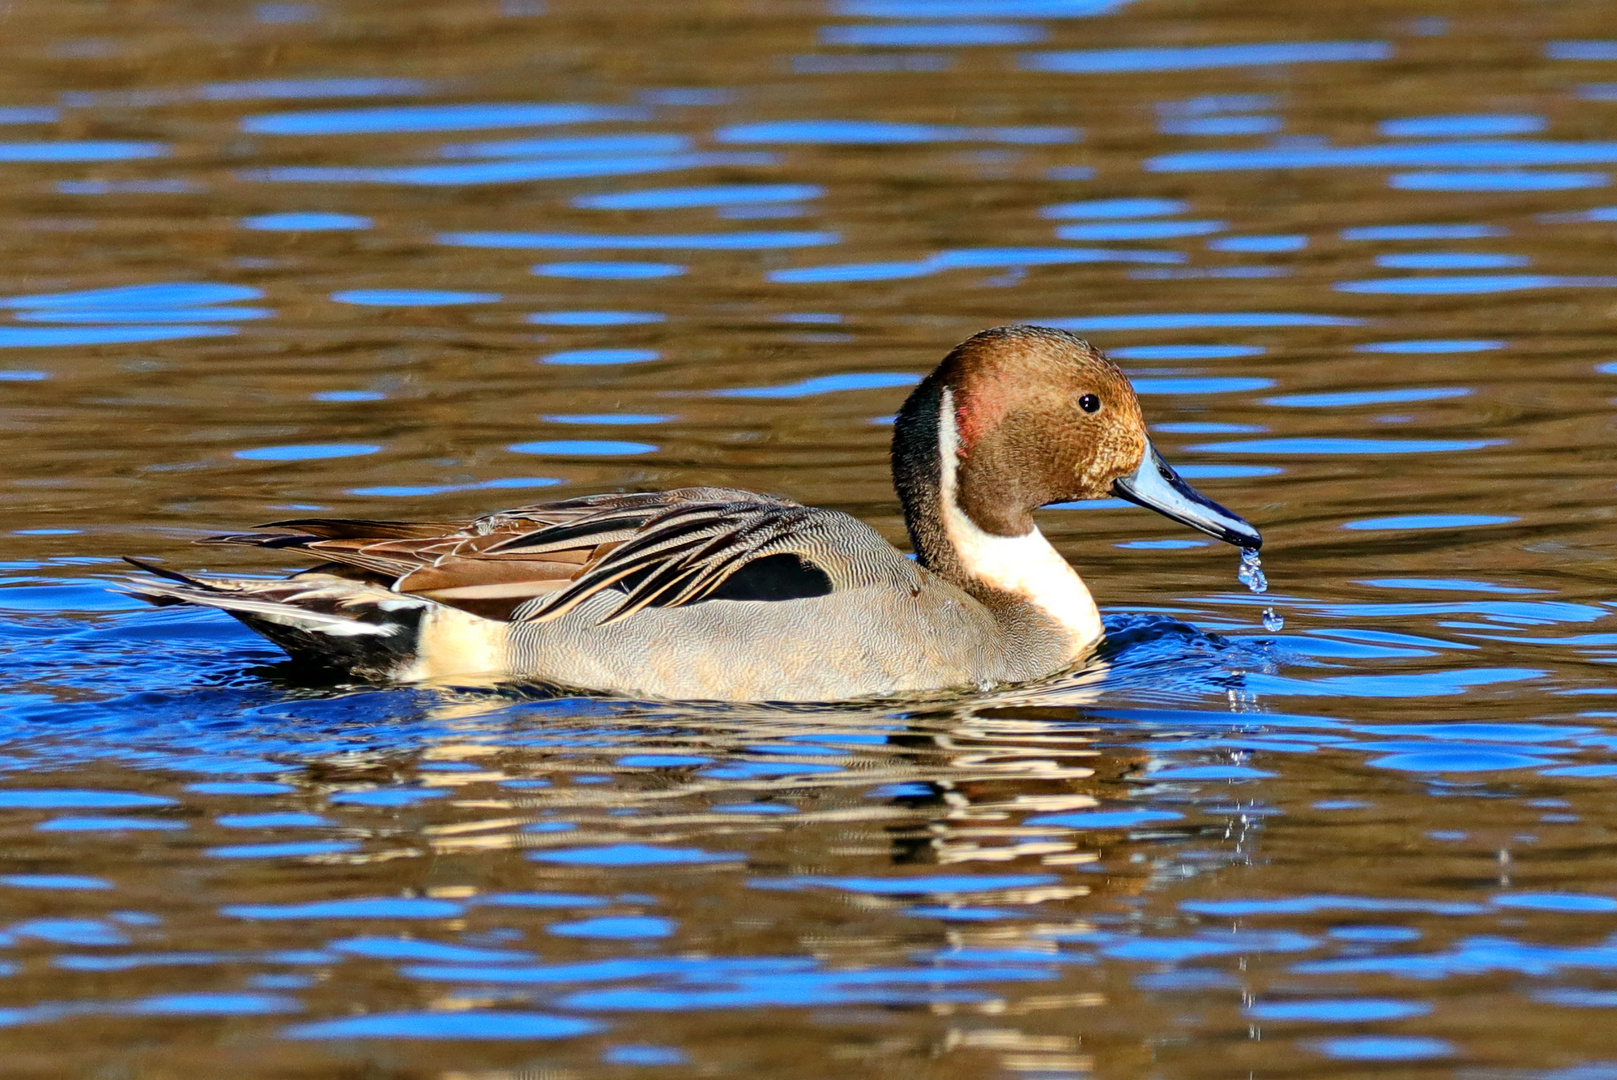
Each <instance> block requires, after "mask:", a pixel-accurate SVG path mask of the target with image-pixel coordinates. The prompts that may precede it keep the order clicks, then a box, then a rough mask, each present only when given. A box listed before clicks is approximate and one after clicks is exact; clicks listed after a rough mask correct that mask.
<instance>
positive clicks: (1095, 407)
mask: <svg viewBox="0 0 1617 1080" xmlns="http://www.w3.org/2000/svg"><path fill="white" fill-rule="evenodd" d="M1078 407H1079V408H1080V409H1082V410H1084V412H1100V398H1098V397H1096V396H1095V395H1094V394H1085V395H1084V396H1083V397H1081V398H1079V399H1078Z"/></svg>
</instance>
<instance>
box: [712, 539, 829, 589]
mask: <svg viewBox="0 0 1617 1080" xmlns="http://www.w3.org/2000/svg"><path fill="white" fill-rule="evenodd" d="M830 595H831V575H829V574H827V573H826V572H825V571H824V570H821V569H820V568H819V567H818V566H816V565H815V564H813V563H811V562H809V561H808V560H807V559H805V558H804V557H803V556H801V555H799V554H798V553H797V552H795V551H783V552H781V553H780V554H778V555H765V556H764V557H763V558H761V559H753V560H752V561H751V562H749V563H747V564H746V565H744V566H742V567H741V569H739V570H737V571H736V572H735V573H733V574H731V575H730V576H729V577H727V578H725V579H724V583H723V584H722V585H720V586H719V587H718V588H716V589H714V590H713V591H712V592H710V593H708V594H707V596H705V597H704V598H703V599H706V600H809V599H812V598H813V597H816V596H830Z"/></svg>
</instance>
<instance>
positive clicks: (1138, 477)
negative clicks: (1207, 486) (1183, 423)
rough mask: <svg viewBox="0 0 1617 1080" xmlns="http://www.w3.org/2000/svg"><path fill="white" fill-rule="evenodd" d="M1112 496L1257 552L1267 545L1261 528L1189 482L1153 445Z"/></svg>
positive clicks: (1113, 486) (1116, 487) (1120, 482)
mask: <svg viewBox="0 0 1617 1080" xmlns="http://www.w3.org/2000/svg"><path fill="white" fill-rule="evenodd" d="M1112 493H1113V494H1115V495H1117V496H1118V497H1119V498H1122V499H1127V500H1128V501H1129V502H1131V503H1139V504H1140V505H1141V506H1144V507H1147V508H1148V509H1151V510H1155V511H1156V512H1157V513H1159V514H1162V515H1163V516H1165V517H1171V518H1173V519H1174V520H1175V521H1177V522H1180V523H1181V524H1184V525H1189V526H1190V527H1191V528H1192V529H1200V530H1201V531H1202V532H1204V533H1206V534H1207V535H1209V536H1216V537H1218V538H1219V539H1220V540H1223V541H1224V542H1225V543H1228V544H1235V545H1236V546H1238V547H1243V548H1254V549H1255V548H1260V547H1262V546H1263V536H1262V535H1261V534H1259V532H1258V530H1257V529H1254V528H1253V527H1252V526H1251V525H1249V524H1247V522H1246V521H1244V520H1243V519H1241V518H1240V517H1237V516H1236V515H1235V514H1232V513H1230V512H1229V511H1228V510H1226V509H1224V508H1223V507H1222V506H1220V505H1218V503H1216V502H1214V501H1213V500H1212V499H1209V498H1208V497H1207V496H1205V495H1203V494H1202V493H1201V492H1199V491H1197V490H1196V489H1195V488H1193V487H1191V486H1190V485H1189V484H1187V483H1185V481H1184V479H1183V478H1181V477H1180V475H1179V474H1178V473H1176V472H1174V471H1173V466H1171V465H1169V464H1168V463H1167V462H1166V461H1163V460H1162V455H1161V454H1159V453H1157V448H1156V447H1154V446H1151V445H1150V444H1147V445H1146V448H1145V457H1144V458H1143V459H1142V460H1141V461H1140V467H1139V468H1138V469H1136V470H1135V471H1134V475H1133V476H1125V477H1124V478H1123V479H1121V480H1118V481H1117V482H1115V483H1114V484H1112Z"/></svg>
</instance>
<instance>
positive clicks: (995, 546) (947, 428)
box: [938, 387, 1102, 657]
mask: <svg viewBox="0 0 1617 1080" xmlns="http://www.w3.org/2000/svg"><path fill="white" fill-rule="evenodd" d="M959 455H960V433H959V430H958V429H957V427H956V423H955V409H954V392H953V391H952V390H950V389H948V388H947V387H945V388H944V391H943V403H942V405H941V407H940V408H939V412H938V465H939V468H938V501H939V504H940V505H939V508H938V509H939V514H940V517H941V519H942V521H943V533H944V536H945V537H947V538H948V540H949V543H950V544H951V545H953V547H954V550H955V552H956V554H958V555H959V557H960V562H961V564H962V565H963V566H964V568H965V570H966V572H967V573H969V574H971V575H972V576H973V577H976V578H978V579H979V580H981V581H982V582H983V583H984V584H987V585H990V586H992V587H993V588H995V589H999V590H1001V591H1003V592H1008V593H1011V594H1013V595H1016V596H1019V597H1021V598H1022V599H1024V600H1026V601H1028V602H1029V603H1031V604H1033V605H1034V606H1035V607H1037V608H1039V609H1041V610H1042V611H1044V612H1045V613H1046V614H1047V615H1049V616H1050V618H1052V619H1054V620H1055V621H1056V622H1057V623H1060V624H1061V626H1063V627H1064V628H1065V629H1066V630H1067V632H1068V634H1069V635H1071V637H1072V649H1073V655H1074V656H1075V657H1076V656H1077V655H1078V654H1079V653H1081V652H1082V651H1083V650H1084V649H1086V648H1087V647H1088V646H1089V645H1090V644H1092V643H1093V642H1095V641H1096V640H1098V639H1099V638H1100V636H1101V634H1102V629H1101V623H1100V612H1099V610H1097V609H1096V607H1095V600H1094V597H1092V596H1090V595H1089V589H1088V588H1087V587H1086V586H1085V585H1084V583H1083V579H1082V578H1080V577H1079V576H1078V574H1077V572H1076V571H1075V570H1073V568H1072V566H1071V565H1070V564H1068V562H1067V560H1066V559H1063V558H1062V557H1061V554H1060V552H1058V551H1056V549H1055V548H1053V547H1051V546H1050V541H1048V540H1046V539H1045V538H1044V534H1043V533H1041V532H1040V531H1039V527H1038V526H1037V525H1034V526H1032V527H1031V528H1030V529H1028V531H1027V532H1026V533H1024V534H1023V535H1021V536H996V535H994V534H993V533H990V532H987V531H985V530H984V529H982V528H980V527H978V525H977V523H976V522H975V521H972V520H971V516H970V515H968V514H967V513H966V512H965V511H964V510H962V509H960V504H959V503H958V502H957V501H956V498H957V494H958V480H957V473H958V472H959V468H960V456H959Z"/></svg>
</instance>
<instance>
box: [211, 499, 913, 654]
mask: <svg viewBox="0 0 1617 1080" xmlns="http://www.w3.org/2000/svg"><path fill="white" fill-rule="evenodd" d="M264 528H266V529H290V530H294V531H293V532H291V533H287V532H275V533H269V532H266V533H250V534H238V535H234V536H228V537H219V538H218V542H225V543H245V544H252V545H255V546H263V547H275V548H288V547H290V548H296V549H299V550H303V551H307V552H309V553H310V554H311V555H316V556H319V557H321V558H323V559H326V560H328V561H329V562H330V563H334V564H338V566H339V567H346V568H351V569H350V572H353V573H355V574H357V575H358V576H363V577H365V578H366V579H367V580H372V581H374V582H375V583H377V584H380V585H383V586H385V587H387V588H390V589H392V590H393V591H395V592H399V593H405V594H411V595H418V596H421V597H423V598H426V599H431V600H435V601H438V602H440V603H444V604H448V605H450V606H452V607H459V608H462V609H464V610H467V611H470V612H472V613H474V614H477V615H482V616H484V617H485V618H498V619H520V620H524V621H539V622H543V621H548V620H551V619H557V618H560V617H562V616H563V615H566V614H567V613H568V612H571V611H574V610H575V609H577V608H578V607H579V606H580V605H581V604H584V603H585V602H587V601H589V600H591V599H592V598H595V597H598V596H602V595H603V594H605V595H608V596H610V597H611V599H612V601H613V602H612V603H611V605H610V606H609V607H607V608H606V609H605V611H604V613H603V614H600V615H599V616H597V618H598V619H599V621H600V622H603V623H604V622H611V621H614V620H617V619H621V618H625V617H627V616H629V615H632V614H633V613H634V612H636V611H639V610H641V609H643V608H645V607H649V606H658V607H676V606H680V605H683V604H694V603H700V602H702V601H705V600H718V599H731V600H791V599H802V598H807V597H812V596H823V595H826V594H827V593H830V592H831V591H833V589H835V588H837V587H838V586H840V585H846V584H849V583H851V579H850V578H849V574H848V572H847V571H848V566H849V564H850V560H849V558H848V556H849V552H850V551H852V552H853V553H854V554H855V555H859V554H863V555H865V556H867V557H868V556H870V555H872V554H875V553H876V552H877V551H879V550H880V549H885V553H886V555H887V558H888V559H896V560H898V561H899V562H902V561H903V560H902V559H900V558H899V556H898V554H897V552H895V551H893V549H892V548H891V547H890V546H889V545H888V544H887V543H886V542H885V541H883V540H882V539H881V538H880V537H879V536H877V535H876V533H875V532H874V531H873V530H871V529H870V528H869V526H867V525H865V524H863V523H862V522H860V521H858V520H857V519H855V518H851V517H848V516H847V515H845V514H840V513H836V512H834V511H829V510H817V509H813V508H810V507H805V506H801V505H799V504H797V503H792V502H787V501H785V500H780V499H773V498H769V497H767V496H761V495H754V494H752V493H751V492H741V491H733V490H729V489H722V488H686V489H678V490H675V491H666V492H656V493H651V494H645V495H604V496H600V495H598V496H587V497H585V498H582V499H569V500H565V501H562V502H555V503H543V504H538V505H535V506H528V507H522V508H520V509H517V510H508V511H503V512H501V513H498V514H492V515H489V516H488V517H485V518H479V519H477V520H476V521H471V522H463V523H446V522H439V523H431V524H423V525H419V526H417V525H412V524H410V523H401V522H365V521H357V520H350V519H307V520H298V521H283V522H276V523H274V524H273V525H269V526H264ZM867 561H868V558H867ZM597 606H599V605H597Z"/></svg>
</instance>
